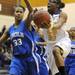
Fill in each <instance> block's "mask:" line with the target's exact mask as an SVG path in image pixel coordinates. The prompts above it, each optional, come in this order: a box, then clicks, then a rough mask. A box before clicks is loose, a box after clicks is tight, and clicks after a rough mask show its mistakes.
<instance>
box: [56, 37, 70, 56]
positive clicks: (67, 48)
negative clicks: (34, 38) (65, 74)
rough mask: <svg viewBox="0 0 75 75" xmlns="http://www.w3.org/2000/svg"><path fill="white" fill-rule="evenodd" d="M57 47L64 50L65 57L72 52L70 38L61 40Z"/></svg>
mask: <svg viewBox="0 0 75 75" xmlns="http://www.w3.org/2000/svg"><path fill="white" fill-rule="evenodd" d="M55 45H56V46H59V47H60V48H62V50H63V52H64V53H63V57H66V56H67V55H68V54H69V52H70V50H71V40H70V38H68V37H64V38H62V39H61V40H59V41H58V42H57V43H56V44H55Z"/></svg>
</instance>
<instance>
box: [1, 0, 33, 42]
mask: <svg viewBox="0 0 75 75" xmlns="http://www.w3.org/2000/svg"><path fill="white" fill-rule="evenodd" d="M24 1H25V3H26V5H27V8H28V10H29V13H28V16H27V18H26V19H25V23H26V25H27V28H28V29H29V28H30V22H31V19H30V13H31V12H32V8H31V6H30V3H29V1H28V0H24ZM23 16H24V10H23V8H22V7H20V6H18V7H16V8H15V10H14V17H15V23H14V26H15V27H18V25H19V23H20V21H21V20H22V19H23ZM8 38H9V36H8V29H7V30H6V31H5V32H4V34H3V35H2V37H1V38H0V43H2V42H4V41H5V40H7V39H8Z"/></svg>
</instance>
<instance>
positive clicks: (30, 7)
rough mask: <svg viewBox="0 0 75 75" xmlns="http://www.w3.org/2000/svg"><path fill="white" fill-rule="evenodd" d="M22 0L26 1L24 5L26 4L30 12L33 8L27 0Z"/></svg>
mask: <svg viewBox="0 0 75 75" xmlns="http://www.w3.org/2000/svg"><path fill="white" fill-rule="evenodd" d="M24 1H25V3H26V6H27V8H28V10H29V12H32V10H33V8H32V6H31V5H30V3H29V0H24Z"/></svg>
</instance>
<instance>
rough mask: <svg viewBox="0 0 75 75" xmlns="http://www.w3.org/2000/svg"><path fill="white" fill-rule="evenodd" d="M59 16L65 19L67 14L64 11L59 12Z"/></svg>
mask: <svg viewBox="0 0 75 75" xmlns="http://www.w3.org/2000/svg"><path fill="white" fill-rule="evenodd" d="M60 17H63V18H65V19H67V17H68V15H67V14H66V13H65V12H61V13H60Z"/></svg>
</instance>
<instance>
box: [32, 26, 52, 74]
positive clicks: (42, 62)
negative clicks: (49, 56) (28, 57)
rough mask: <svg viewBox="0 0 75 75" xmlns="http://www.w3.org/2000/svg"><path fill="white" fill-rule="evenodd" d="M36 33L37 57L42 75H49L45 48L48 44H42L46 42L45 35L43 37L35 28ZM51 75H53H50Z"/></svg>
mask: <svg viewBox="0 0 75 75" xmlns="http://www.w3.org/2000/svg"><path fill="white" fill-rule="evenodd" d="M33 28H34V29H33V30H34V31H33V32H34V33H35V36H34V38H35V42H36V54H37V57H38V58H39V70H40V75H49V68H48V65H47V62H46V57H45V47H44V46H46V44H41V43H43V42H45V40H44V39H43V37H42V36H43V35H41V31H39V29H38V27H37V26H35V27H33ZM50 75H51V74H50Z"/></svg>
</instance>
